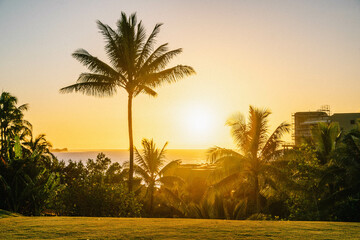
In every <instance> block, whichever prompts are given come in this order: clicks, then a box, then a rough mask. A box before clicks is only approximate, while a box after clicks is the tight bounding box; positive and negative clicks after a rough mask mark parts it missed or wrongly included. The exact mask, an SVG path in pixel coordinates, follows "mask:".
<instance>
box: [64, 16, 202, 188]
mask: <svg viewBox="0 0 360 240" xmlns="http://www.w3.org/2000/svg"><path fill="white" fill-rule="evenodd" d="M97 25H98V28H99V30H100V32H101V33H102V35H103V36H104V39H105V42H106V44H105V52H106V54H107V56H108V58H109V60H110V65H109V64H107V63H105V62H103V61H101V60H100V59H98V58H97V57H94V56H93V55H91V54H90V53H88V52H87V51H86V50H84V49H78V50H76V51H75V52H74V53H73V54H72V56H73V57H74V58H75V59H77V60H78V61H80V62H81V63H82V64H83V65H85V66H86V67H87V68H88V69H89V70H90V73H81V74H80V76H79V78H78V80H77V82H76V84H73V85H70V86H68V87H64V88H62V89H61V90H60V92H61V93H69V92H73V91H75V92H81V93H83V94H87V95H93V96H98V97H103V96H112V95H113V94H115V93H116V92H117V90H118V88H123V89H125V90H126V92H127V94H128V129H129V144H130V169H129V191H132V180H133V171H134V170H133V164H134V163H133V162H134V160H133V159H134V153H133V130H132V101H133V98H134V97H136V96H137V95H139V94H140V93H145V94H148V95H150V96H154V97H155V96H156V95H157V93H156V92H155V91H154V88H156V87H158V86H160V85H162V84H164V83H173V82H176V81H177V80H179V79H181V78H184V77H185V76H189V75H192V74H194V73H195V71H194V69H193V68H192V67H189V66H183V65H177V66H175V67H171V68H168V69H165V67H166V65H167V64H168V63H169V62H170V60H171V59H172V58H173V57H175V56H176V55H178V54H180V53H181V52H182V49H181V48H179V49H175V50H171V51H169V50H168V44H167V43H165V44H162V45H160V46H159V47H157V48H154V45H155V40H156V37H157V35H158V33H159V31H160V26H161V25H162V24H156V25H155V27H154V29H153V31H152V32H151V34H150V35H149V37H148V38H147V39H146V34H145V29H144V27H143V24H142V22H141V21H140V22H139V23H137V18H136V14H135V13H134V14H131V15H130V16H129V18H127V16H126V14H125V13H123V12H122V13H121V18H120V19H119V20H118V21H117V24H116V25H117V29H116V30H113V29H112V28H111V27H110V26H108V25H105V24H103V23H102V22H100V21H97Z"/></svg>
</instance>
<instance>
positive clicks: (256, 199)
mask: <svg viewBox="0 0 360 240" xmlns="http://www.w3.org/2000/svg"><path fill="white" fill-rule="evenodd" d="M259 195H260V193H259V178H258V176H255V203H256V213H260V199H259V198H260V196H259Z"/></svg>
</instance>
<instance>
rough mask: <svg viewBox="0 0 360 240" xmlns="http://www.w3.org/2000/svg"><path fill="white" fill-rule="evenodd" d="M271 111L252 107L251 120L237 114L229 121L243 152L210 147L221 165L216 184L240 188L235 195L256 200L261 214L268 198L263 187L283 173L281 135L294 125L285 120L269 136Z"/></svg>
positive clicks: (214, 160)
mask: <svg viewBox="0 0 360 240" xmlns="http://www.w3.org/2000/svg"><path fill="white" fill-rule="evenodd" d="M270 114H271V112H270V111H269V110H266V109H258V108H254V107H253V106H250V109H249V120H248V122H246V121H245V118H244V116H243V115H242V114H237V115H234V116H233V117H232V118H230V119H229V120H228V121H227V123H226V124H227V125H228V126H230V127H231V134H232V136H233V138H234V141H235V144H236V146H237V148H238V150H239V151H234V150H232V149H225V148H220V147H214V148H212V149H210V150H209V159H210V160H211V161H212V162H214V163H216V164H218V165H219V167H220V168H219V171H216V172H217V173H220V178H221V180H220V181H219V182H217V183H216V184H214V185H213V187H214V188H215V189H216V188H226V186H230V187H231V188H232V189H230V190H234V189H235V190H236V192H233V193H234V194H238V195H240V196H242V197H245V198H247V200H246V202H248V203H249V202H252V203H253V205H255V209H256V212H257V213H259V212H260V210H261V200H263V199H264V197H263V195H262V190H264V191H265V190H266V187H272V186H274V185H275V183H274V180H273V179H272V178H271V176H274V175H275V174H276V175H280V172H279V171H277V168H276V167H275V166H274V162H275V160H276V156H278V154H279V153H280V151H279V146H280V144H281V142H282V141H281V137H282V136H283V134H284V133H287V132H289V130H290V125H289V124H288V123H285V122H283V123H281V124H280V125H279V126H278V127H277V128H276V129H275V131H274V132H273V133H272V134H271V135H270V136H268V131H269V126H268V117H269V115H270Z"/></svg>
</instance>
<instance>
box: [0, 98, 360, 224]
mask: <svg viewBox="0 0 360 240" xmlns="http://www.w3.org/2000/svg"><path fill="white" fill-rule="evenodd" d="M26 110H27V105H21V106H17V99H16V97H14V96H12V95H11V94H9V93H6V92H3V93H2V94H1V96H0V123H1V125H0V126H1V128H0V130H1V132H0V133H1V139H0V140H1V142H0V146H1V149H0V209H4V210H8V211H12V212H17V213H21V214H24V215H63V216H114V217H138V216H146V217H192V218H218V219H262V220H265V219H288V220H334V221H360V214H359V212H360V124H358V126H357V128H354V129H353V130H351V131H350V132H343V131H341V129H340V128H339V126H338V124H336V123H319V124H318V125H316V126H314V127H313V129H312V133H311V137H310V138H308V139H304V143H303V144H302V145H301V146H298V147H293V148H290V149H286V148H282V147H281V143H282V141H281V136H282V134H283V133H286V132H288V131H289V125H288V124H286V123H282V124H281V125H280V126H279V127H277V128H276V129H275V131H274V132H273V133H272V134H268V117H269V116H270V111H268V110H264V109H257V108H254V107H250V111H249V119H248V121H245V118H244V117H243V116H242V115H236V116H235V117H233V118H231V119H229V120H228V122H227V124H228V125H229V126H230V128H231V133H232V136H233V137H234V140H235V143H236V145H237V147H238V148H237V149H236V150H232V149H225V148H220V147H214V148H212V149H210V150H209V160H210V163H209V164H208V165H207V166H206V169H205V170H206V171H205V173H206V174H204V172H201V171H198V172H196V171H192V169H190V170H189V172H188V173H190V174H184V172H182V171H183V170H182V166H183V165H181V164H180V161H179V160H175V161H170V162H166V160H165V154H166V149H165V148H166V145H167V144H165V145H164V146H163V147H162V148H161V149H158V148H156V145H155V143H154V142H153V140H147V139H144V140H143V141H142V150H137V149H135V152H136V163H137V164H136V165H135V166H134V167H135V168H134V169H135V173H136V177H135V179H134V183H133V187H134V191H132V192H130V193H129V192H128V187H127V183H128V176H129V174H128V172H129V163H125V164H124V165H122V166H121V165H120V164H119V163H116V162H115V163H111V160H110V159H109V158H107V157H106V156H105V155H104V154H101V153H100V154H99V155H98V156H97V158H96V159H95V160H92V159H89V160H88V161H87V162H86V163H83V162H74V161H71V160H68V161H66V162H64V161H58V160H57V159H56V157H55V156H54V155H53V154H52V153H51V144H50V143H49V142H48V141H47V140H46V138H45V135H43V134H41V135H39V136H37V137H34V136H33V134H32V126H31V124H30V123H29V122H27V121H26V120H25V119H24V111H26ZM203 170H204V169H203Z"/></svg>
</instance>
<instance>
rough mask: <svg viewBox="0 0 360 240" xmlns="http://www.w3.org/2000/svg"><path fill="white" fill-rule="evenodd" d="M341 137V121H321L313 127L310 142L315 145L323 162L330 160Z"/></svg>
mask: <svg viewBox="0 0 360 240" xmlns="http://www.w3.org/2000/svg"><path fill="white" fill-rule="evenodd" d="M340 138H341V131H340V126H339V123H337V122H332V123H325V122H320V123H318V124H317V125H315V126H314V127H313V128H312V129H311V138H310V144H311V145H312V146H315V148H316V153H317V158H318V159H319V160H320V163H321V164H326V163H328V162H329V161H330V158H331V157H332V155H333V153H334V150H335V149H336V147H337V144H338V143H339V141H340Z"/></svg>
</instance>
